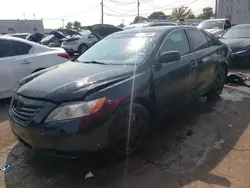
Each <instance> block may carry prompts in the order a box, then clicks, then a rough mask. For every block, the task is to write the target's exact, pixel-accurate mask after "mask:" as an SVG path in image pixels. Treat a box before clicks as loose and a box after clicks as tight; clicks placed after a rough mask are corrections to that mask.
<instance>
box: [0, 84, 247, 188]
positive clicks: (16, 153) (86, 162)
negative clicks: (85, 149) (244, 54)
mask: <svg viewBox="0 0 250 188" xmlns="http://www.w3.org/2000/svg"><path fill="white" fill-rule="evenodd" d="M8 103H9V101H8V100H2V101H0V166H1V165H4V164H8V165H10V168H9V169H7V170H6V171H5V172H0V187H6V188H29V187H30V188H40V187H42V188H50V187H51V188H57V187H65V188H66V187H67V188H68V187H74V188H78V187H79V188H80V187H81V188H82V187H87V188H96V187H102V188H105V187H107V188H113V187H114V188H116V187H117V188H118V187H121V188H137V187H138V188H181V187H185V188H186V187H187V188H196V187H199V188H208V187H234V188H249V187H250V179H249V177H250V162H249V160H250V127H249V125H250V124H249V122H250V116H249V112H250V105H249V104H250V89H248V88H246V87H230V86H227V87H226V88H225V89H224V91H223V94H222V96H221V98H219V99H217V100H214V101H206V100H205V99H204V98H200V99H199V100H197V101H195V102H193V103H192V104H190V105H188V106H187V107H185V108H184V109H183V110H181V111H179V112H177V113H176V114H173V115H172V116H169V117H168V118H167V119H166V120H165V121H164V122H162V125H160V126H157V127H156V128H154V129H153V130H152V133H151V136H150V138H148V140H147V141H146V143H145V146H144V147H143V148H142V149H141V150H140V151H139V152H138V153H137V154H136V155H135V156H133V157H131V158H129V159H127V160H123V161H122V160H118V159H115V158H113V157H112V156H110V155H109V153H107V152H104V151H102V152H98V153H91V154H90V153H89V154H85V155H84V156H83V157H82V158H81V159H77V160H69V159H62V158H56V157H50V156H41V155H35V154H33V153H32V152H30V151H28V150H26V149H25V148H24V147H23V146H22V145H20V144H18V143H17V141H16V140H15V138H14V137H13V135H12V132H11V130H10V128H9V122H8V115H7V109H8ZM90 171H91V173H93V175H94V177H92V178H88V179H86V180H85V176H86V174H88V173H89V172H90Z"/></svg>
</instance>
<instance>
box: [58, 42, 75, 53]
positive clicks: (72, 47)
mask: <svg viewBox="0 0 250 188" xmlns="http://www.w3.org/2000/svg"><path fill="white" fill-rule="evenodd" d="M61 47H62V48H63V49H65V50H66V51H67V52H71V53H77V52H78V47H79V45H78V44H74V45H70V44H62V46H61Z"/></svg>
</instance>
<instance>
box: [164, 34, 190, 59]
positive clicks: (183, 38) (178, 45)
mask: <svg viewBox="0 0 250 188" xmlns="http://www.w3.org/2000/svg"><path fill="white" fill-rule="evenodd" d="M167 51H178V52H180V54H181V55H185V54H188V53H190V51H191V50H190V46H189V42H188V39H187V35H186V33H185V31H184V30H177V31H174V32H173V33H171V34H170V35H169V36H168V38H167V39H166V40H165V41H164V43H163V45H162V47H161V50H160V54H162V53H163V52H167Z"/></svg>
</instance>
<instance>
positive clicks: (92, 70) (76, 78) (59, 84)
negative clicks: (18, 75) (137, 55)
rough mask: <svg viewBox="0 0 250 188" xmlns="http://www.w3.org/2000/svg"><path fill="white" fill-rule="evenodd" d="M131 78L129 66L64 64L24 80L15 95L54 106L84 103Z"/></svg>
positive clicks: (131, 67)
mask: <svg viewBox="0 0 250 188" xmlns="http://www.w3.org/2000/svg"><path fill="white" fill-rule="evenodd" d="M132 75H133V66H122V65H99V64H86V63H75V62H67V63H64V64H61V65H58V66H55V67H52V68H49V69H48V70H46V69H45V70H43V71H41V72H38V73H36V74H33V75H31V76H28V77H26V78H24V79H23V80H22V81H21V82H22V83H21V84H23V85H22V86H21V87H20V88H19V89H18V90H17V93H18V94H20V95H22V96H26V97H31V98H41V99H47V100H52V101H54V102H62V101H70V100H77V99H84V98H85V96H86V93H87V92H91V91H93V90H95V91H96V90H97V89H103V88H105V87H108V86H110V85H112V84H114V83H117V82H119V81H122V80H124V79H127V78H129V77H131V76H132Z"/></svg>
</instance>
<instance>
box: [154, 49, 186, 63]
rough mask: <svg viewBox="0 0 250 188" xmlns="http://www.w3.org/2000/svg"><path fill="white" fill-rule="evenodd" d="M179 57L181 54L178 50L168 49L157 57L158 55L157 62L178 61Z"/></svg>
mask: <svg viewBox="0 0 250 188" xmlns="http://www.w3.org/2000/svg"><path fill="white" fill-rule="evenodd" d="M180 59H181V54H180V52H178V51H168V52H163V53H162V54H161V55H160V56H159V57H158V62H159V63H170V62H174V61H179V60H180Z"/></svg>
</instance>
